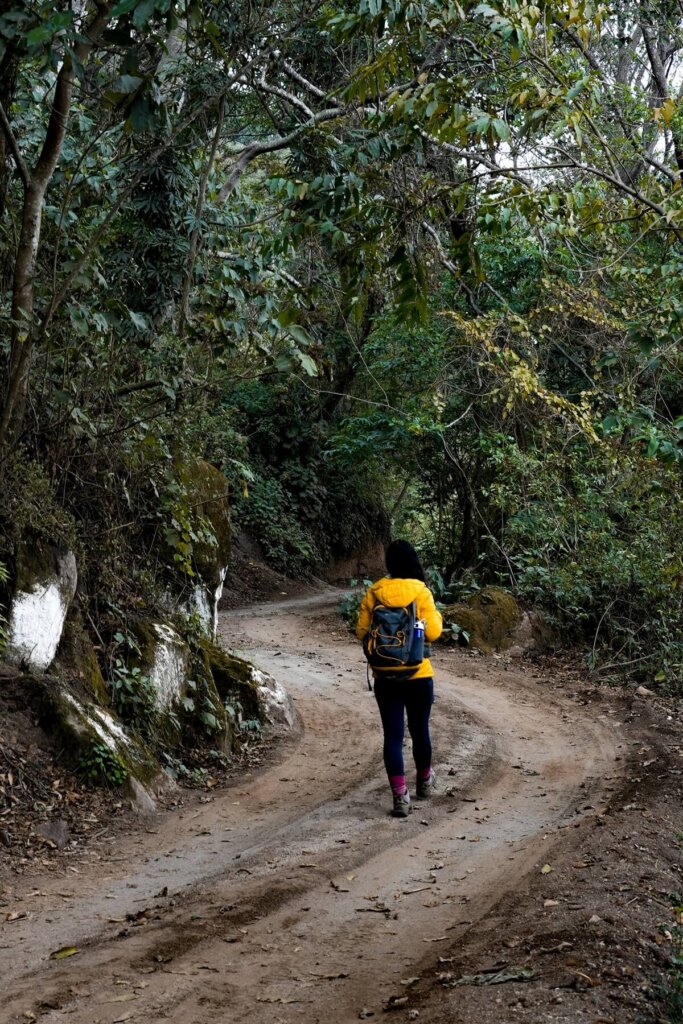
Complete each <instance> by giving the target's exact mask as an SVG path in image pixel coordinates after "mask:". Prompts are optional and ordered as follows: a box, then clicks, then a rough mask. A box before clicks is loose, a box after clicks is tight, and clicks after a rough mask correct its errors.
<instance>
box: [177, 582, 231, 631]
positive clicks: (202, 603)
mask: <svg viewBox="0 0 683 1024" xmlns="http://www.w3.org/2000/svg"><path fill="white" fill-rule="evenodd" d="M227 574H228V567H227V565H226V566H225V568H224V569H221V570H220V582H219V584H218V586H217V587H216V588H215V589H212V588H211V587H210V586H207V585H206V584H204V583H198V584H197V586H196V587H195V588H194V590H193V591H192V594H191V596H190V600H189V601H188V603H187V606H186V611H187V613H188V614H189V615H192V614H194V615H197V617H198V618H199V621H200V623H201V627H202V629H203V631H204V632H205V633H206V635H207V636H209V637H211V639H212V640H214V639H215V638H216V633H217V631H218V602H219V601H220V599H221V597H222V596H223V585H224V583H225V577H226V576H227Z"/></svg>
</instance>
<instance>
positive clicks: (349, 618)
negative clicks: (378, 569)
mask: <svg viewBox="0 0 683 1024" xmlns="http://www.w3.org/2000/svg"><path fill="white" fill-rule="evenodd" d="M371 585H372V580H351V587H352V588H353V589H352V590H348V591H347V592H346V593H345V594H344V595H343V597H342V598H341V599H340V601H339V614H340V615H341V617H342V619H343V620H344V622H345V623H346V625H347V626H348V627H349V629H351V630H355V628H356V623H357V622H358V614H359V612H360V605H361V601H362V600H363V595H364V594H365V591H366V590H367V589H368V587H369V586H371Z"/></svg>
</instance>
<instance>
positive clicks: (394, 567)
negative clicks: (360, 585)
mask: <svg viewBox="0 0 683 1024" xmlns="http://www.w3.org/2000/svg"><path fill="white" fill-rule="evenodd" d="M385 561H386V567H387V572H388V574H389V575H388V576H384V577H382V579H381V580H378V581H377V582H376V583H373V585H372V586H371V587H370V589H369V590H368V591H367V593H366V594H365V597H364V598H363V600H362V602H361V606H360V612H359V615H358V624H357V626H356V636H357V637H358V639H359V640H364V639H365V637H366V634H367V633H368V631H369V629H370V625H371V622H372V615H373V609H374V608H375V606H376V605H383V606H385V607H387V608H406V607H408V606H410V605H411V604H412V602H413V601H414V602H415V618H416V619H418V620H421V621H422V622H424V635H425V640H426V641H427V642H431V641H433V640H437V639H438V637H439V636H440V635H441V628H442V620H441V615H440V613H439V612H438V611H437V609H436V606H435V604H434V598H433V597H432V593H431V591H430V590H429V588H428V587H427V585H426V583H425V575H424V570H423V569H422V566H421V565H420V560H419V558H418V556H417V552H416V551H415V549H414V548H413V546H412V544H409V543H408V541H405V540H395V541H392V543H391V544H390V545H389V547H388V548H387V551H386V556H385ZM372 671H373V674H374V677H375V697H376V698H377V704H378V706H379V713H380V716H381V719H382V728H383V730H384V765H385V767H386V770H387V775H388V776H389V785H390V786H391V791H392V793H393V797H394V808H393V812H392V813H393V814H394V816H395V817H398V818H406V817H407V816H408V813H409V811H410V793H409V791H408V787H407V785H406V775H405V767H404V764H403V734H404V723H405V718H406V716H407V718H408V731H409V732H410V736H411V738H412V741H413V759H414V761H415V767H416V769H417V785H416V790H415V793H416V796H417V797H418V799H423V800H424V799H428V798H429V797H430V796H431V795H432V793H433V792H434V787H435V783H436V776H435V775H434V769H433V768H432V743H431V737H430V735H429V715H430V713H431V710H432V704H433V702H434V679H433V672H432V666H431V662H430V661H429V658H423V659H422V661H420V662H419V664H418V665H417V666H415V665H401V666H394V667H391V668H388V669H384V668H376V667H374V666H373V669H372Z"/></svg>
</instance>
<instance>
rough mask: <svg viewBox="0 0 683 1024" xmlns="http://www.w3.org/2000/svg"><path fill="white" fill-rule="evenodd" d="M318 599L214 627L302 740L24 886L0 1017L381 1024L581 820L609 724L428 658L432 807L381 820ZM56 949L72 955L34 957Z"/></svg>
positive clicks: (337, 631) (353, 669)
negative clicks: (264, 678) (285, 697)
mask: <svg viewBox="0 0 683 1024" xmlns="http://www.w3.org/2000/svg"><path fill="white" fill-rule="evenodd" d="M335 599H336V598H335V597H334V596H333V595H327V596H325V595H318V596H316V597H313V598H304V599H300V600H296V601H289V602H284V603H282V604H270V605H262V606H258V607H252V608H249V609H245V610H244V611H240V612H234V611H233V612H230V613H229V614H228V615H225V616H224V618H223V621H222V631H223V635H224V637H225V639H226V642H227V643H229V644H231V645H233V646H235V647H237V648H240V649H243V650H245V651H247V652H248V653H249V654H250V656H252V657H253V658H254V660H255V661H256V662H257V663H258V664H259V665H260V666H261V667H263V668H265V669H267V670H269V671H271V672H273V674H275V675H276V676H277V677H278V678H279V679H280V680H281V681H282V682H283V683H284V684H285V685H286V686H287V687H288V689H289V690H290V692H291V694H292V696H293V697H294V699H295V703H296V706H297V709H298V712H299V714H300V717H301V721H302V730H301V733H300V735H299V736H297V737H296V738H295V739H292V740H290V741H287V742H286V743H285V744H284V745H283V747H282V749H281V751H280V754H279V759H278V761H277V763H275V764H271V766H270V767H269V768H267V769H265V770H263V771H261V772H259V773H257V774H254V775H252V776H246V777H245V778H244V779H243V781H242V782H241V783H240V784H238V785H236V786H235V787H233V788H230V789H229V790H226V791H224V792H223V793H221V794H218V795H216V796H215V798H214V799H213V800H211V802H209V803H206V804H203V805H198V806H197V807H196V808H193V809H192V810H190V811H188V812H186V813H185V814H184V815H182V816H180V815H174V816H171V815H169V816H167V817H164V818H163V819H161V820H160V821H158V822H155V823H154V824H152V825H150V826H149V829H150V831H148V832H143V833H141V834H139V835H138V836H133V837H130V838H129V839H126V840H124V841H123V842H122V843H121V844H120V845H119V846H118V848H117V849H115V851H114V852H113V854H112V856H111V858H110V859H109V860H108V861H103V862H98V863H95V864H87V863H86V864H84V865H83V866H82V867H80V874H78V875H76V874H68V875H67V877H65V878H62V879H60V880H55V879H54V877H51V878H49V879H47V880H40V879H38V880H35V879H34V880H33V882H32V885H33V889H34V890H35V891H36V892H37V893H39V895H34V897H33V899H32V900H31V903H30V906H31V916H30V917H29V918H27V919H26V920H18V921H14V922H13V923H12V924H11V926H8V925H6V926H5V927H4V928H3V929H2V931H1V932H0V977H2V978H3V981H4V984H3V989H4V1000H3V1005H2V1008H1V1009H0V1019H1V1020H3V1021H4V1020H7V1021H15V1020H16V1021H18V1020H26V1019H27V1017H26V1016H24V1014H26V1013H27V1011H28V1012H34V1013H37V1014H39V1016H40V1020H41V1021H58V1020H59V1021H62V1020H67V1019H68V1020H69V1021H70V1022H73V1024H77V1022H78V1024H80V1022H83V1024H86V1022H87V1024H96V1022H101V1024H113V1022H115V1021H131V1022H134V1021H138V1020H139V1021H154V1020H167V1021H171V1022H181V1021H182V1022H183V1024H209V1022H213V1021H222V1022H223V1021H225V1020H230V1021H234V1022H241V1021H249V1022H250V1024H260V1022H266V1021H267V1022H273V1021H275V1022H278V1021H282V1022H289V1021H293V1020H295V1019H298V1018H300V1017H302V1016H305V1019H306V1020H307V1021H310V1022H314V1021H331V1020H334V1021H351V1020H357V1019H358V1017H359V1013H360V1012H361V1011H362V1010H363V1009H367V1011H368V1012H370V1011H373V1012H374V1014H375V1015H379V1014H380V1012H381V1010H382V1008H383V1006H384V1005H385V1004H386V1003H387V1001H388V1000H390V999H391V998H392V997H396V996H398V997H401V996H403V995H405V992H406V990H407V987H406V985H405V984H402V982H406V981H407V980H409V979H411V978H414V977H415V976H417V975H419V974H420V972H421V970H422V969H424V968H425V967H428V966H429V965H430V964H434V963H435V962H436V961H437V960H438V957H439V955H440V953H441V952H442V951H443V949H444V948H446V946H448V947H452V946H453V943H454V942H455V941H456V940H457V939H458V937H459V936H460V935H462V936H466V934H467V932H468V930H469V929H470V928H472V927H473V926H476V922H477V921H478V920H479V919H480V918H481V917H482V916H483V915H484V914H485V913H486V912H487V911H488V910H489V909H490V908H491V906H493V905H494V904H495V903H496V902H497V901H498V900H499V899H500V897H501V896H502V895H503V894H504V893H506V892H509V891H511V890H513V889H514V888H515V886H516V885H517V884H518V882H519V881H520V880H521V879H522V877H523V876H525V875H526V874H527V873H528V872H529V871H530V870H531V869H532V868H534V867H536V868H537V869H539V870H540V867H541V866H542V865H543V864H544V863H545V862H546V861H549V860H551V859H552V858H551V850H552V847H553V844H554V843H556V842H557V841H558V840H559V839H560V838H561V837H562V835H563V834H564V831H563V828H564V827H565V826H566V825H567V824H568V823H569V822H570V821H571V822H572V823H575V822H576V818H577V813H578V814H581V813H586V814H592V813H594V811H593V810H591V809H588V810H586V811H585V812H584V811H583V810H582V809H583V808H589V807H592V808H595V807H597V806H598V805H599V804H600V802H601V800H602V799H603V793H602V791H601V787H603V786H607V787H609V786H610V785H611V786H614V784H615V780H617V778H618V772H619V762H618V761H615V758H616V757H617V755H616V750H617V745H618V743H619V742H620V737H619V733H618V731H617V730H616V729H615V728H614V727H613V725H612V723H611V722H610V720H609V716H599V715H596V712H595V709H589V708H582V707H581V706H580V705H578V704H576V703H571V704H570V703H569V702H568V701H566V702H565V699H564V698H563V697H562V696H561V695H559V694H557V693H554V692H552V691H551V690H549V688H544V687H542V686H540V685H539V684H538V683H537V682H534V681H533V680H531V679H528V678H525V677H524V676H523V675H521V674H517V673H512V672H504V671H501V672H500V673H498V674H495V673H488V674H484V675H483V676H482V677H481V678H477V679H475V678H465V677H463V676H462V675H456V674H455V673H454V672H453V671H452V670H449V664H451V663H452V662H453V660H454V658H453V656H452V655H450V654H448V653H447V652H444V653H443V654H441V655H439V656H438V657H437V659H436V660H437V664H438V670H437V671H438V675H437V693H438V697H437V703H436V705H435V710H434V719H433V722H434V730H433V731H434V740H435V750H436V754H437V759H436V763H437V766H438V769H439V776H440V791H439V796H438V797H437V798H435V799H434V800H432V801H430V802H428V803H422V804H417V803H416V804H415V810H414V812H413V814H412V815H411V816H410V818H409V819H408V820H406V821H401V820H399V821H397V820H394V819H393V818H391V817H390V816H389V815H388V814H387V811H388V807H389V803H390V800H389V796H388V791H387V786H386V781H385V778H384V774H383V768H382V764H381V756H380V733H379V728H378V716H377V711H376V707H375V704H374V698H373V697H372V695H371V694H369V693H368V692H367V690H365V689H364V686H365V683H364V678H365V668H364V663H363V661H362V656H361V654H360V651H359V650H358V648H357V647H356V646H354V645H353V643H352V641H351V640H350V639H349V637H348V635H347V634H345V633H344V632H343V631H342V630H341V628H338V627H337V628H335V627H334V626H333V625H332V624H331V623H332V622H333V620H332V619H331V617H330V616H329V611H330V609H331V606H332V602H333V601H334V600H335ZM165 889H166V890H167V895H164V896H162V895H160V894H161V893H162V892H163V891H164V890H165ZM144 911H146V913H144V914H142V916H141V917H140V919H139V921H138V922H137V923H132V922H127V921H126V915H127V914H137V913H141V912H144ZM10 927H11V931H10ZM71 945H73V946H76V947H78V949H79V953H78V954H77V955H75V956H73V957H70V958H68V959H65V960H62V961H50V960H49V959H48V956H49V954H50V952H51V951H54V950H56V949H58V948H60V947H64V946H71ZM41 1004H42V1010H41ZM403 1017H406V1014H405V1012H404V1014H403ZM29 1019H30V1018H29ZM425 1019H428V1018H427V1017H426V1016H425V1015H424V1014H423V1015H422V1017H421V1020H425Z"/></svg>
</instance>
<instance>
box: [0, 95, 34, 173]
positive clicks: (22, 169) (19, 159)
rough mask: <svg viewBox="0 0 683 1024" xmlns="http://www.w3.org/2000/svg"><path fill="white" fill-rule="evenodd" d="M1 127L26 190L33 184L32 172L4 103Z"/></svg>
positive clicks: (0, 110)
mask: <svg viewBox="0 0 683 1024" xmlns="http://www.w3.org/2000/svg"><path fill="white" fill-rule="evenodd" d="M0 127H1V128H2V132H3V135H4V136H5V138H6V140H7V145H8V146H9V151H10V153H11V154H12V156H13V158H14V163H15V164H16V167H17V170H18V172H19V177H20V178H21V182H22V184H23V186H24V189H25V190H26V189H28V188H29V186H30V184H31V174H30V171H29V169H28V167H27V166H26V164H25V162H24V158H23V156H22V155H21V150H20V149H19V143H18V142H17V140H16V138H15V135H14V132H13V131H12V125H11V124H10V123H9V119H8V117H7V114H6V113H5V108H4V107H3V105H2V103H0Z"/></svg>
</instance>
